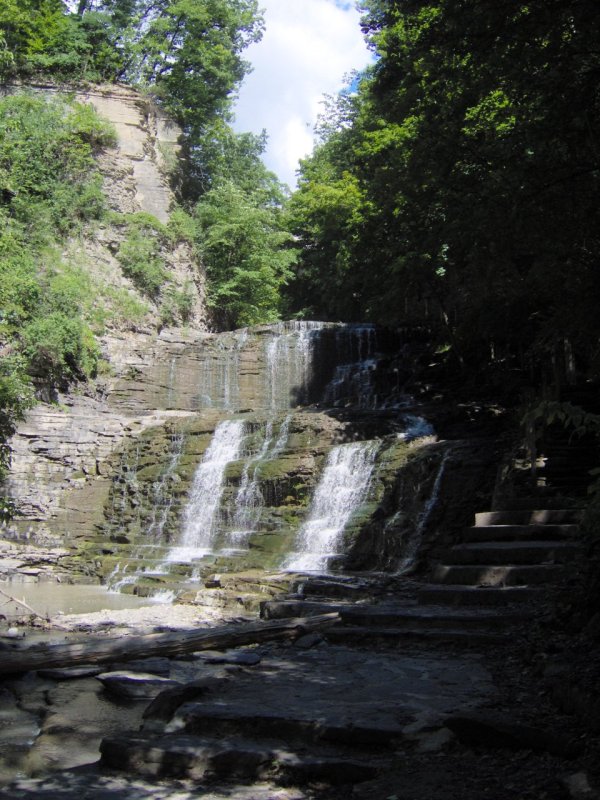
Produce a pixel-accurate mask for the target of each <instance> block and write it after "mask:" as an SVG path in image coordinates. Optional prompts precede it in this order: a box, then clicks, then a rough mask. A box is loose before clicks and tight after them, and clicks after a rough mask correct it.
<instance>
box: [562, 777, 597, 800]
mask: <svg viewBox="0 0 600 800" xmlns="http://www.w3.org/2000/svg"><path fill="white" fill-rule="evenodd" d="M562 784H563V786H564V787H565V789H566V790H567V791H568V793H569V797H570V798H571V800H598V798H600V794H598V792H596V791H595V790H594V789H593V788H592V787H591V786H590V782H589V779H588V776H587V775H586V773H585V772H575V773H574V774H573V775H567V776H565V777H564V778H563V779H562Z"/></svg>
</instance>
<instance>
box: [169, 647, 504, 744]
mask: <svg viewBox="0 0 600 800" xmlns="http://www.w3.org/2000/svg"><path fill="white" fill-rule="evenodd" d="M495 693H496V690H495V687H494V685H493V682H492V679H491V677H490V675H489V673H488V672H487V671H486V670H485V669H484V668H483V667H482V665H481V663H480V660H479V659H478V658H477V656H476V655H475V654H464V655H462V656H460V657H454V656H450V655H448V654H446V653H444V652H440V653H439V654H437V653H436V654H435V655H432V654H431V653H427V654H423V655H418V654H414V653H411V654H410V655H409V654H402V656H401V657H399V656H398V654H397V653H393V652H392V653H387V652H384V653H373V654H371V653H369V652H365V651H360V650H355V649H353V648H348V647H344V646H338V645H329V646H328V647H324V648H323V647H319V648H315V649H308V650H304V649H300V648H297V647H293V646H292V647H279V648H277V649H276V650H273V651H272V654H271V655H268V656H267V655H265V656H264V657H263V660H262V662H261V664H260V665H257V667H256V668H255V669H253V670H252V671H251V672H250V671H248V672H246V671H244V672H240V673H238V674H236V675H235V676H231V679H230V680H228V681H227V682H224V683H223V685H222V686H221V687H219V691H218V696H216V697H215V699H214V700H213V699H212V698H211V701H210V707H211V708H212V709H213V714H212V716H213V722H214V721H215V720H216V717H217V716H218V712H222V713H225V714H226V715H229V718H230V719H234V718H235V717H238V718H244V719H248V720H251V719H252V718H258V717H265V716H267V717H268V716H273V715H275V716H278V715H279V716H281V714H282V713H283V714H284V715H285V717H286V718H288V719H294V720H306V721H309V722H313V721H315V720H317V721H319V723H320V724H323V725H330V726H333V727H343V728H348V727H353V728H355V729H359V728H361V729H362V728H364V729H382V730H384V729H389V730H390V731H397V730H398V729H399V728H401V727H402V726H404V725H406V724H407V723H408V722H409V721H410V720H411V719H412V718H414V717H415V716H417V715H421V714H422V713H423V712H427V713H429V714H430V715H433V716H437V715H447V714H451V713H452V712H453V711H454V712H457V711H458V710H461V711H465V710H466V709H467V708H471V709H472V708H475V707H477V706H478V705H479V704H480V703H481V702H482V701H484V700H489V699H490V698H492V697H494V696H495ZM190 706H193V707H194V712H193V714H191V716H190V712H191V708H190ZM208 708H209V705H208V704H205V703H199V704H195V703H188V704H186V705H184V706H182V707H180V709H179V711H177V712H176V714H175V718H174V719H173V722H172V726H173V729H174V730H177V729H180V730H181V729H182V728H184V727H185V725H186V724H187V722H186V719H187V720H189V719H191V717H195V718H196V719H197V720H200V719H204V720H206V723H204V722H202V723H201V722H199V721H198V725H201V726H202V725H204V724H211V723H209V722H208V718H207V714H208ZM232 724H233V723H232ZM249 724H251V723H249Z"/></svg>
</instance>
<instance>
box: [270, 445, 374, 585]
mask: <svg viewBox="0 0 600 800" xmlns="http://www.w3.org/2000/svg"><path fill="white" fill-rule="evenodd" d="M378 444H379V443H378V442H376V441H365V442H353V443H352V444H344V445H338V446H337V447H334V448H333V449H332V450H331V452H330V453H329V457H328V459H327V463H326V465H325V469H324V471H323V475H322V477H321V480H320V481H319V484H318V486H317V489H316V491H315V494H314V497H313V500H312V503H311V506H310V510H309V514H308V519H307V520H306V522H305V523H304V525H303V526H302V528H301V529H300V533H299V534H298V540H297V550H296V552H293V553H291V554H290V556H289V557H288V558H287V559H286V561H285V563H284V567H283V568H284V569H286V570H289V571H298V572H318V571H324V570H326V569H327V563H328V561H329V559H330V558H331V557H332V556H334V555H338V554H339V549H340V547H341V544H342V538H343V533H344V528H345V527H346V525H347V523H348V522H349V520H350V518H351V516H352V515H353V514H354V512H355V511H357V510H358V509H359V508H360V506H361V504H362V503H363V502H364V500H365V498H366V495H367V492H368V489H369V484H370V480H371V473H372V471H373V465H374V462H375V456H376V454H377V449H378Z"/></svg>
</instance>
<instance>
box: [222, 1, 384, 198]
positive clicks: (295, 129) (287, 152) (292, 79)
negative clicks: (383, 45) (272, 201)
mask: <svg viewBox="0 0 600 800" xmlns="http://www.w3.org/2000/svg"><path fill="white" fill-rule="evenodd" d="M260 5H261V6H262V8H263V9H264V11H265V21H266V26H267V27H266V31H265V34H264V36H263V39H262V41H261V42H260V43H258V44H256V45H251V47H249V48H248V50H247V51H246V53H245V58H247V59H248V60H249V61H250V62H251V63H252V65H253V72H252V73H251V74H250V75H249V76H248V77H247V78H246V80H245V82H244V85H243V86H242V88H241V90H240V97H239V100H238V102H237V104H236V108H235V114H236V123H235V125H234V127H235V129H236V130H238V131H253V132H255V133H260V131H261V130H263V128H265V129H266V130H267V133H268V135H269V145H268V148H267V152H266V153H265V162H266V164H267V166H268V167H269V168H270V169H272V170H273V171H274V172H276V173H277V175H279V177H280V178H281V180H283V181H285V182H286V183H289V184H290V185H291V186H293V185H294V184H295V180H296V178H295V174H294V173H295V171H296V169H297V167H298V159H299V158H303V157H304V156H306V155H308V154H309V153H310V152H311V150H312V147H313V128H314V125H315V122H316V120H317V116H318V114H319V113H320V111H321V100H322V97H323V95H324V94H335V93H337V92H338V91H339V90H340V89H341V88H342V87H343V86H344V76H345V75H347V74H348V73H349V72H351V71H352V70H353V69H362V68H363V67H365V66H366V65H367V64H368V63H369V60H370V53H369V51H368V50H367V47H366V45H365V42H364V40H363V37H362V34H361V31H360V27H359V19H360V15H359V13H358V11H356V9H355V8H354V4H353V3H350V2H345V1H344V0H262V2H261V3H260Z"/></svg>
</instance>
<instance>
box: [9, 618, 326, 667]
mask: <svg viewBox="0 0 600 800" xmlns="http://www.w3.org/2000/svg"><path fill="white" fill-rule="evenodd" d="M338 621H339V615H338V614H321V615H319V616H316V617H307V618H298V619H289V620H274V621H268V622H250V623H244V624H237V623H232V624H229V625H222V626H219V627H216V628H203V629H202V630H192V631H190V630H184V631H175V632H169V633H150V634H140V635H139V636H136V635H128V636H119V637H118V638H106V637H101V636H99V637H98V638H95V637H89V638H88V639H86V640H85V641H79V642H71V643H66V644H65V643H63V644H54V645H32V646H31V647H25V648H20V649H17V650H11V651H9V652H7V651H0V674H2V675H6V674H9V673H15V672H29V671H30V670H36V669H48V668H51V667H71V666H75V665H77V664H90V663H92V664H105V663H109V662H111V661H132V660H134V659H138V658H147V657H148V656H158V655H161V656H178V655H184V654H186V653H193V652H195V651H196V650H225V649H228V648H230V647H241V646H244V645H248V644H257V643H259V642H268V641H273V640H276V639H296V638H298V637H300V636H303V635H304V634H305V633H310V632H311V631H315V630H320V629H322V628H327V627H329V626H330V625H333V624H334V623H336V622H338Z"/></svg>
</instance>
